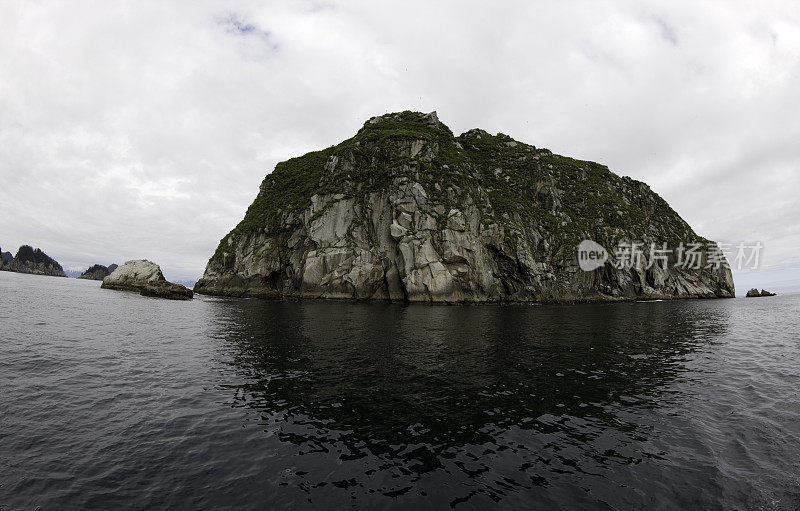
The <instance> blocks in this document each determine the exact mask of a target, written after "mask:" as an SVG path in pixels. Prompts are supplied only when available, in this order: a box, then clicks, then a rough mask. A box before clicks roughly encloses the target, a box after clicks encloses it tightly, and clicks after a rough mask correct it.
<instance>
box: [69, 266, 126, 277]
mask: <svg viewBox="0 0 800 511" xmlns="http://www.w3.org/2000/svg"><path fill="white" fill-rule="evenodd" d="M112 266H114V268H113V269H109V267H106V266H103V265H102V264H94V265H92V266H90V267H89V269H87V270H86V271H85V272H83V273H81V275H80V277H78V278H79V279H84V280H103V279H104V278H106V277H108V276H109V275H111V273H112V272H113V271H114V270H115V269H116V268H117V266H116V265H112Z"/></svg>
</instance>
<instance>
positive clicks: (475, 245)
mask: <svg viewBox="0 0 800 511" xmlns="http://www.w3.org/2000/svg"><path fill="white" fill-rule="evenodd" d="M586 239H588V240H592V241H593V242H594V243H595V244H596V246H598V247H605V249H607V251H608V252H607V253H606V254H605V255H604V257H606V258H607V260H606V261H604V262H601V263H600V264H598V265H597V267H596V268H593V269H591V270H590V271H585V270H584V269H582V268H581V266H580V263H579V260H578V252H577V249H578V246H579V244H580V243H581V241H582V240H586ZM623 242H636V243H638V244H639V246H642V247H649V246H659V247H661V246H666V245H663V244H669V246H670V247H677V246H681V247H682V246H683V244H695V245H696V246H702V247H703V248H702V250H701V252H699V253H698V254H697V255H698V257H699V261H700V262H701V263H702V264H700V265H699V267H697V268H691V267H688V266H686V265H685V264H682V261H681V256H682V253H681V252H679V251H677V250H675V251H671V252H670V253H669V255H668V256H664V255H663V253H662V254H661V256H660V258H659V260H658V261H656V256H655V255H651V254H648V253H644V254H641V255H640V258H641V262H642V263H643V264H640V265H635V266H634V265H626V264H625V262H624V261H622V259H623V255H624V254H623V255H618V254H616V253H615V252H614V248H615V247H617V246H618V245H619V244H620V243H623ZM714 248H716V245H715V244H714V243H713V242H710V241H709V240H706V239H704V238H702V237H701V236H699V235H697V234H696V233H695V232H694V231H693V230H692V228H691V227H690V226H689V225H688V224H687V223H686V222H685V221H684V220H683V219H682V218H681V217H680V216H679V215H678V214H677V213H676V212H675V211H674V210H673V209H672V208H671V207H670V206H669V205H668V204H667V203H666V202H665V201H664V200H663V199H662V198H661V197H659V196H658V195H657V194H656V193H655V192H653V191H652V190H651V189H650V188H649V187H648V186H647V185H646V184H645V183H642V182H639V181H636V180H634V179H631V178H629V177H620V176H618V175H616V174H614V173H613V172H611V171H610V170H609V169H608V168H607V167H605V166H604V165H600V164H598V163H594V162H589V161H581V160H576V159H572V158H569V157H565V156H559V155H557V154H553V153H552V152H551V151H549V150H547V149H543V148H537V147H534V146H532V145H529V144H525V143H523V142H520V141H517V140H514V139H512V138H511V137H509V136H507V135H503V134H497V135H491V134H489V133H487V132H486V131H483V130H480V129H473V130H470V131H467V132H466V133H464V134H462V135H460V136H454V135H453V133H452V131H451V130H450V129H449V128H448V127H447V126H446V125H444V124H443V123H442V122H441V121H439V119H438V117H437V115H436V113H435V112H433V113H430V114H422V113H416V112H401V113H394V114H387V115H383V116H379V117H374V118H372V119H369V120H368V121H367V122H366V123H365V124H364V126H363V127H362V128H361V129H360V130H359V131H358V133H357V134H356V135H355V136H354V137H352V138H350V139H348V140H345V141H344V142H342V143H340V144H338V145H336V146H333V147H329V148H327V149H323V150H321V151H315V152H311V153H308V154H306V155H304V156H300V157H297V158H292V159H290V160H287V161H285V162H282V163H279V164H278V165H277V166H276V167H275V170H274V171H273V172H272V173H271V174H268V175H267V176H266V178H265V179H264V181H263V182H262V184H261V187H260V189H259V192H258V195H257V196H256V199H255V200H254V201H253V203H252V204H251V205H250V207H249V208H248V210H247V213H246V214H245V217H244V219H243V220H242V221H241V222H240V223H239V224H238V225H237V226H236V227H235V228H234V229H233V230H232V231H231V232H230V233H229V234H228V235H226V236H225V237H224V238H223V239H222V240H221V241H220V243H219V246H218V248H217V250H216V252H215V253H214V254H213V255H212V256H211V258H210V260H209V261H208V264H207V266H206V270H205V273H204V275H203V278H202V279H201V280H200V281H198V282H197V284H196V285H195V288H194V290H195V292H198V293H204V294H211V295H227V296H251V297H266V298H273V297H274V298H287V297H289V298H340V299H364V300H369V299H382V300H393V301H395V300H396V301H412V302H452V303H456V302H574V301H606V300H631V299H661V298H689V297H697V298H701V297H702V298H713V297H733V296H734V286H733V279H732V276H731V272H730V268H729V267H728V265H727V264H722V265H718V266H713V265H709V264H708V262H710V261H711V258H712V252H714V250H713V249H714ZM664 252H665V253H666V250H665V251H664ZM723 261H724V258H723ZM104 285H105V284H104Z"/></svg>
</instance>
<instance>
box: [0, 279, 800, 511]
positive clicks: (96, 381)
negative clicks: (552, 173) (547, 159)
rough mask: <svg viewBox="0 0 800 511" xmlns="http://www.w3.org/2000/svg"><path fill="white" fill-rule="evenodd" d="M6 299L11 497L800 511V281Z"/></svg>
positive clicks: (16, 504)
mask: <svg viewBox="0 0 800 511" xmlns="http://www.w3.org/2000/svg"><path fill="white" fill-rule="evenodd" d="M0 298H2V307H0V326H2V329H0V330H2V335H3V337H2V342H0V389H2V392H0V410H1V411H2V413H0V510H2V511H5V510H12V509H13V510H16V509H37V508H40V509H59V510H73V509H74V510H78V509H307V508H312V509H320V508H322V509H342V508H356V509H376V508H377V509H385V508H391V509H408V508H420V509H443V508H444V509H447V508H448V507H450V506H452V507H455V508H456V509H481V510H482V509H495V508H502V509H546V510H551V509H576V508H579V509H608V508H612V509H724V510H727V509H779V510H784V509H785V510H792V511H795V510H797V509H800V473H799V472H798V470H797V466H796V465H797V462H796V460H797V459H798V457H800V398H799V397H798V389H800V342H799V341H798V339H800V322H798V321H797V318H798V317H800V295H795V296H788V295H787V296H778V297H774V298H770V299H766V298H764V299H758V300H745V299H741V300H740V299H737V300H710V301H681V302H660V303H628V304H615V305H578V306H504V307H499V306H457V307H456V306H454V307H446V306H437V307H431V306H399V305H391V304H358V303H350V302H342V303H337V302H332V303H331V302H311V303H309V302H264V301H256V300H221V299H213V298H204V297H200V298H197V299H195V300H192V301H189V302H178V301H167V300H159V299H155V298H147V297H142V296H140V295H138V294H136V293H126V292H116V291H107V290H102V289H100V288H99V285H98V283H97V282H92V281H82V280H81V281H79V280H76V279H58V278H50V277H40V276H32V275H24V274H12V273H8V272H0Z"/></svg>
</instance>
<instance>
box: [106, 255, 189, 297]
mask: <svg viewBox="0 0 800 511" xmlns="http://www.w3.org/2000/svg"><path fill="white" fill-rule="evenodd" d="M100 287H102V288H103V289H116V290H121V291H137V292H138V293H139V294H141V295H144V296H157V297H161V298H169V299H172V300H190V299H191V298H192V296H193V293H192V290H191V289H187V288H185V287H184V286H181V285H180V284H173V283H171V282H167V279H165V278H164V274H163V273H161V268H159V266H158V265H157V264H156V263H154V262H152V261H148V260H146V259H138V260H133V261H128V262H126V263H125V264H123V265H122V266H120V267H119V268H117V269H116V270H114V272H113V273H112V274H111V275H109V276H107V277H106V278H104V279H103V283H102V284H101V285H100Z"/></svg>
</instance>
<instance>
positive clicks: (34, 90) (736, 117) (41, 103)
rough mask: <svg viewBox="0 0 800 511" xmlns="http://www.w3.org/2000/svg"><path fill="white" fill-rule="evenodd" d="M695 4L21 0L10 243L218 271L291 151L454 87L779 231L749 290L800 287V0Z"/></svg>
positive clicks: (5, 208) (0, 205)
mask: <svg viewBox="0 0 800 511" xmlns="http://www.w3.org/2000/svg"><path fill="white" fill-rule="evenodd" d="M678 4H679V3H678V2H674V1H670V2H660V3H657V2H640V1H632V2H602V1H595V0H592V1H587V2H538V3H537V2H527V1H526V2H486V1H485V0H484V1H481V2H463V1H459V2H437V3H434V2H430V1H426V2H393V3H388V2H386V3H383V2H375V1H366V2H353V1H350V2H347V3H327V2H302V1H301V2H298V1H293V2H286V3H282V2H275V3H269V2H191V3H189V2H174V3H169V2H164V1H158V2H142V1H136V2H108V1H97V2H56V1H53V2H12V1H5V0H0V246H1V247H2V249H3V250H4V251H8V250H10V251H12V252H16V249H17V247H19V245H21V244H23V243H27V244H32V245H34V246H39V247H41V248H42V249H43V250H44V251H45V252H47V253H48V254H49V255H50V256H52V257H54V258H55V259H57V260H58V261H59V262H61V263H62V265H63V266H64V267H65V268H75V269H78V268H81V269H85V268H86V267H87V266H89V265H90V264H93V263H101V264H106V265H108V264H110V263H112V262H116V263H122V262H124V261H125V260H128V259H134V258H137V259H138V258H148V259H151V260H153V261H156V262H157V263H159V264H160V265H161V267H162V269H163V270H164V273H165V274H166V276H167V277H168V278H172V279H193V278H198V277H199V276H200V275H202V272H203V269H204V267H205V264H206V262H207V260H208V258H209V257H210V255H211V254H212V253H213V251H214V249H215V248H216V245H217V243H218V242H219V240H220V238H221V237H222V236H224V235H225V234H226V233H227V232H228V231H229V230H230V229H231V228H232V227H233V226H234V225H236V223H237V222H238V221H239V220H240V219H241V218H242V217H243V215H244V211H245V210H246V208H247V206H248V205H249V204H250V202H252V200H253V198H254V197H255V195H256V193H257V191H258V185H259V184H260V182H261V180H262V179H263V178H264V176H265V175H266V174H267V173H268V172H270V171H271V170H272V169H273V167H274V166H275V164H276V163H277V162H279V161H281V160H284V159H287V158H290V157H292V156H297V155H300V154H303V153H305V152H308V151H310V150H315V149H320V148H324V147H327V146H330V145H332V144H335V143H338V142H340V141H341V140H343V139H345V138H348V137H350V136H352V135H353V134H354V133H355V132H356V131H357V130H358V129H359V128H360V127H361V125H362V124H363V122H364V121H365V120H366V119H367V118H369V117H371V116H373V115H378V114H382V113H385V112H391V111H399V110H419V111H423V112H429V111H432V110H436V111H438V113H439V118H440V119H441V120H442V121H443V122H445V123H446V124H447V125H448V126H450V128H451V129H452V130H453V131H454V132H455V133H456V134H459V133H462V132H464V131H466V130H468V129H470V128H474V127H481V128H483V129H485V130H487V131H489V132H492V133H496V132H503V133H507V134H509V135H511V136H513V137H514V138H516V139H518V140H522V141H524V142H527V143H531V144H534V145H536V146H538V147H547V148H549V149H551V150H553V151H554V152H556V153H559V154H564V155H569V156H572V157H576V158H580V159H587V160H593V161H598V162H601V163H604V164H607V165H608V166H609V167H610V168H611V170H613V171H615V172H616V173H618V174H621V175H629V176H631V177H633V178H635V179H639V180H642V181H645V182H647V183H648V184H649V185H650V186H651V187H652V188H653V189H654V190H655V191H656V192H657V193H659V194H660V195H661V196H662V197H664V198H665V199H666V200H667V201H668V202H669V203H670V205H672V207H673V208H675V210H676V211H678V213H679V214H681V215H682V216H683V218H685V219H686V220H687V221H688V222H689V223H690V224H691V225H692V226H693V227H694V228H695V230H696V231H697V232H698V233H700V234H702V235H704V236H706V237H709V238H711V239H714V240H717V241H723V242H730V243H738V242H739V241H748V242H751V241H761V242H762V243H763V245H764V247H765V248H764V250H763V251H762V253H761V257H762V265H761V266H762V268H763V272H764V273H763V274H761V275H756V276H753V275H749V276H748V275H743V274H737V275H736V283H737V288H738V290H739V291H740V292H741V291H743V289H742V287H743V286H745V285H747V286H749V285H750V282H752V283H754V284H758V283H759V282H763V281H764V279H765V278H767V277H769V279H772V280H771V281H774V282H776V283H777V284H778V285H780V286H783V287H786V286H791V285H795V287H797V288H798V289H800V253H798V248H800V227H799V226H798V219H800V201H799V200H798V193H799V192H800V168H798V166H799V165H800V3H798V2H797V1H791V0H790V1H786V2H769V1H766V2H765V1H760V2H735V1H730V0H725V1H719V2H688V1H687V2H682V5H678ZM759 279H761V280H760V281H759Z"/></svg>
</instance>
